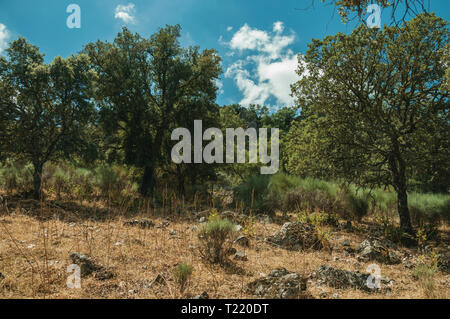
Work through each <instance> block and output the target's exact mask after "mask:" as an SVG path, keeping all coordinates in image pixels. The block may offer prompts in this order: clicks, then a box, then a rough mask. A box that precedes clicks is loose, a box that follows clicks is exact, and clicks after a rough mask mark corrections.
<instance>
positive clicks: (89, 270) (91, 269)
mask: <svg viewBox="0 0 450 319" xmlns="http://www.w3.org/2000/svg"><path fill="white" fill-rule="evenodd" d="M70 259H72V262H73V263H74V264H77V265H78V266H80V272H81V277H86V276H89V275H92V274H94V278H95V279H98V280H108V279H111V278H114V274H113V273H112V272H110V271H108V270H106V269H105V268H104V267H103V266H101V265H97V264H96V263H95V262H94V261H93V260H92V259H91V257H89V256H87V255H83V254H80V253H72V254H70Z"/></svg>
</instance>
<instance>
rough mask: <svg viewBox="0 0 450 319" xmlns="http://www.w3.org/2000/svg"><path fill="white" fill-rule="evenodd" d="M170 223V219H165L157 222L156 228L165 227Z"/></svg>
mask: <svg viewBox="0 0 450 319" xmlns="http://www.w3.org/2000/svg"><path fill="white" fill-rule="evenodd" d="M169 225H170V220H168V219H166V220H164V221H162V222H161V223H159V224H158V225H156V228H166V227H169Z"/></svg>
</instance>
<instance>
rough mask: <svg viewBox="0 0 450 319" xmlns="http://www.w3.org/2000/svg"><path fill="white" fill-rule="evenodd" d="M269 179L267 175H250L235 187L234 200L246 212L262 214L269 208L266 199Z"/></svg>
mask: <svg viewBox="0 0 450 319" xmlns="http://www.w3.org/2000/svg"><path fill="white" fill-rule="evenodd" d="M269 182H270V177H269V176H268V175H251V176H249V177H248V178H247V179H245V180H244V182H243V183H241V184H240V185H239V186H237V187H235V189H234V193H235V198H236V200H237V201H238V202H239V203H240V204H242V205H243V206H244V209H246V210H252V211H253V212H262V211H264V210H265V209H267V208H269V207H270V203H269V199H268V196H267V195H268V186H269Z"/></svg>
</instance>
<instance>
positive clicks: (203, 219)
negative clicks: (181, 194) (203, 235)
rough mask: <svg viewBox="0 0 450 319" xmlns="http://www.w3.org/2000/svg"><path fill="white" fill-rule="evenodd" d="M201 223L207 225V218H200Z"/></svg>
mask: <svg viewBox="0 0 450 319" xmlns="http://www.w3.org/2000/svg"><path fill="white" fill-rule="evenodd" d="M198 221H199V222H200V223H206V217H200V219H199V220H198Z"/></svg>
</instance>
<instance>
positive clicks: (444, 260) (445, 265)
mask: <svg viewBox="0 0 450 319" xmlns="http://www.w3.org/2000/svg"><path fill="white" fill-rule="evenodd" d="M449 259H450V258H449V256H448V255H447V256H446V255H444V254H439V256H438V259H437V266H438V268H439V269H440V270H441V271H442V272H444V273H446V274H450V260H449Z"/></svg>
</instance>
